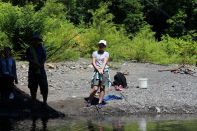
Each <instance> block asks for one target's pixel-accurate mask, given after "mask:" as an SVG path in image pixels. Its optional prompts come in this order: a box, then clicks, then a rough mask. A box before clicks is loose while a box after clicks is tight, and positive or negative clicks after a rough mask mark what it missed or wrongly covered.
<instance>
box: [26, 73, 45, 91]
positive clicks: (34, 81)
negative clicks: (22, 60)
mask: <svg viewBox="0 0 197 131" xmlns="http://www.w3.org/2000/svg"><path fill="white" fill-rule="evenodd" d="M38 86H39V87H40V92H41V94H42V95H47V94H48V82H47V76H46V74H42V75H40V74H35V73H31V72H29V76H28V88H29V89H30V91H31V94H32V93H33V94H36V93H37V90H38Z"/></svg>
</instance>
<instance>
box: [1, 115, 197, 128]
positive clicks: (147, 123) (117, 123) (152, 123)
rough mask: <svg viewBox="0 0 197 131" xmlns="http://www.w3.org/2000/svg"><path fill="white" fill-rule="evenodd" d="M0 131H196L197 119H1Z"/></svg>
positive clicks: (182, 117)
mask: <svg viewBox="0 0 197 131" xmlns="http://www.w3.org/2000/svg"><path fill="white" fill-rule="evenodd" d="M0 131H197V117H187V116H175V117H174V116H172V117H171V116H168V117H160V116H156V117H152V116H151V117H147V116H145V117H144V116H137V117H136V116H130V117H104V118H100V117H99V118H84V117H83V118H74V119H69V118H67V119H66V118H64V119H28V120H16V119H0Z"/></svg>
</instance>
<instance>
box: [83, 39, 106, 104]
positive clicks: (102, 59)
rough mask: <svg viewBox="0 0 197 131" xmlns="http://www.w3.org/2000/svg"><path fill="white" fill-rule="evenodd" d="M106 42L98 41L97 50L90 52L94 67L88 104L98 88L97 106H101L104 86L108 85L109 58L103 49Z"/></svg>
mask: <svg viewBox="0 0 197 131" xmlns="http://www.w3.org/2000/svg"><path fill="white" fill-rule="evenodd" d="M106 46H107V42H106V41H105V40H100V41H99V42H98V51H94V52H93V54H92V65H93V67H94V76H93V79H92V91H91V93H90V96H89V100H88V105H87V106H90V105H91V101H92V99H93V97H94V95H95V94H96V92H97V91H98V90H100V96H99V103H98V107H99V108H102V101H103V97H104V95H105V88H106V87H109V66H108V65H107V63H108V60H109V53H108V52H106V51H105V48H106Z"/></svg>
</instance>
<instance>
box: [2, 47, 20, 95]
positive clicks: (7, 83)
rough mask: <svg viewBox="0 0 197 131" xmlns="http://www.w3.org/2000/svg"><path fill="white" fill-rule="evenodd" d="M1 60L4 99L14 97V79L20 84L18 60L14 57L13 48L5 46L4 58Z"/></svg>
mask: <svg viewBox="0 0 197 131" xmlns="http://www.w3.org/2000/svg"><path fill="white" fill-rule="evenodd" d="M0 62H1V63H0V65H1V66H0V67H1V84H2V86H1V93H2V94H1V95H2V99H7V98H9V99H14V97H15V96H14V91H13V89H14V81H15V83H16V84H18V79H17V73H16V62H15V60H14V59H13V58H12V53H11V48H9V47H5V48H4V51H3V58H2V59H1V60H0Z"/></svg>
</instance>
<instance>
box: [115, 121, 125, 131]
mask: <svg viewBox="0 0 197 131" xmlns="http://www.w3.org/2000/svg"><path fill="white" fill-rule="evenodd" d="M112 130H113V131H124V124H123V123H122V122H121V121H120V120H115V121H112Z"/></svg>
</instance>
